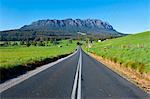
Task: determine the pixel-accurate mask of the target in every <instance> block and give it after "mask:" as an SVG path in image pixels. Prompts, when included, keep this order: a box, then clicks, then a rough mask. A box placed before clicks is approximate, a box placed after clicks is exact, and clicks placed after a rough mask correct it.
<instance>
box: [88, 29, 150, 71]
mask: <svg viewBox="0 0 150 99" xmlns="http://www.w3.org/2000/svg"><path fill="white" fill-rule="evenodd" d="M86 50H88V49H86ZM89 52H92V53H95V54H97V55H99V56H102V57H103V58H107V59H110V60H112V61H114V62H116V63H120V64H123V65H124V66H126V67H127V68H132V69H135V70H136V71H138V72H140V73H143V72H145V73H150V31H147V32H143V33H138V34H134V35H128V36H125V37H121V38H116V39H111V40H106V41H103V42H95V43H94V44H93V46H92V47H91V48H89Z"/></svg>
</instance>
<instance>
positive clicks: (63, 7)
mask: <svg viewBox="0 0 150 99" xmlns="http://www.w3.org/2000/svg"><path fill="white" fill-rule="evenodd" d="M66 18H73V19H76V18H80V19H88V18H91V19H101V20H103V21H106V22H108V23H110V24H111V25H112V26H113V27H114V28H115V29H116V30H117V31H119V32H123V33H137V32H142V31H146V30H150V0H0V30H8V29H16V28H20V27H21V26H23V25H26V24H30V23H31V22H33V21H36V20H39V19H66Z"/></svg>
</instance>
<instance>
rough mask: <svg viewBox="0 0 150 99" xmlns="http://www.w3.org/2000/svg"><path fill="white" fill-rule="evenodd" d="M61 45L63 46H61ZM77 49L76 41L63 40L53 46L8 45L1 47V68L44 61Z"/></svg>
mask: <svg viewBox="0 0 150 99" xmlns="http://www.w3.org/2000/svg"><path fill="white" fill-rule="evenodd" d="M60 45H61V46H62V47H60ZM75 49H76V41H73V42H72V43H68V41H67V40H65V41H61V42H60V44H58V45H52V44H51V46H44V47H39V46H30V47H25V46H8V47H0V68H6V69H7V68H13V67H14V66H18V65H23V64H27V63H32V62H34V61H42V60H44V59H46V58H52V57H57V56H58V55H64V54H69V53H71V52H73V51H75Z"/></svg>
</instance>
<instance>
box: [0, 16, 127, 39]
mask: <svg viewBox="0 0 150 99" xmlns="http://www.w3.org/2000/svg"><path fill="white" fill-rule="evenodd" d="M78 32H82V33H86V34H87V35H92V36H93V35H96V36H95V37H97V38H100V39H105V38H109V37H110V36H111V37H118V36H123V35H124V34H122V33H119V32H117V31H116V30H115V29H114V28H113V27H112V26H111V25H110V24H109V23H106V22H103V21H102V20H98V19H85V20H81V19H65V20H56V19H54V20H49V19H47V20H38V21H35V22H33V23H31V24H30V25H24V26H23V27H21V28H20V29H15V30H7V31H0V40H2V41H5V40H26V39H28V40H34V39H38V38H41V37H44V38H52V37H54V36H55V38H56V37H59V38H62V37H63V38H70V37H71V38H72V37H74V36H77V35H78ZM93 37H94V36H93Z"/></svg>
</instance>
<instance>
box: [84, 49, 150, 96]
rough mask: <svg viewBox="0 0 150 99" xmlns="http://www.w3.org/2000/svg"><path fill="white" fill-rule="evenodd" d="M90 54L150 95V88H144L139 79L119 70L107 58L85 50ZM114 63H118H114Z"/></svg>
mask: <svg viewBox="0 0 150 99" xmlns="http://www.w3.org/2000/svg"><path fill="white" fill-rule="evenodd" d="M85 52H86V53H87V54H88V55H89V56H91V57H92V58H94V59H96V60H97V61H98V62H100V63H102V64H104V65H105V66H106V67H107V68H109V69H110V70H112V71H114V72H115V73H117V74H118V75H120V76H121V77H123V78H124V79H126V80H128V81H129V82H131V83H133V84H134V85H136V86H137V87H139V88H140V89H142V90H144V91H145V92H146V93H147V94H149V95H150V90H149V89H148V90H147V89H146V88H144V87H143V86H141V85H139V83H138V82H137V81H135V80H134V79H132V78H131V77H129V76H127V75H126V74H124V73H123V72H121V71H119V70H118V69H116V68H114V66H113V65H112V64H111V63H108V62H106V60H104V59H102V58H101V57H100V56H98V55H95V54H92V53H89V52H87V51H85ZM114 65H116V63H114Z"/></svg>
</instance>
